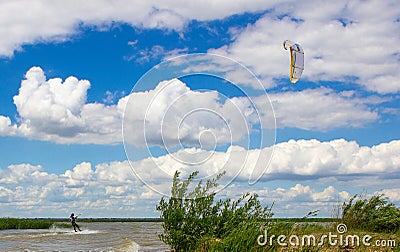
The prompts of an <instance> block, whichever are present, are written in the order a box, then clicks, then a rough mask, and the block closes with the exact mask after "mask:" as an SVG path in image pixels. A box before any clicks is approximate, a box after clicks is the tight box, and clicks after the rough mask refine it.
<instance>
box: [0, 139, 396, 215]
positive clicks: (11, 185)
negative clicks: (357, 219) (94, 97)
mask: <svg viewBox="0 0 400 252" xmlns="http://www.w3.org/2000/svg"><path fill="white" fill-rule="evenodd" d="M237 151H240V150H239V149H238V150H237ZM241 151H244V152H245V151H246V150H243V149H242V150H241ZM399 151H400V142H399V141H392V142H388V143H382V144H380V145H377V146H373V147H363V146H358V145H357V144H356V143H355V142H348V141H346V140H343V139H342V140H334V141H330V142H319V141H317V140H308V141H307V140H301V141H289V142H285V143H281V144H278V145H277V146H276V150H275V156H274V159H273V161H272V163H271V167H270V168H269V169H268V172H267V174H266V175H265V176H264V177H263V178H262V179H261V180H260V181H259V182H258V184H256V185H255V187H254V186H253V187H249V186H248V185H247V178H244V176H245V175H246V173H247V170H246V167H245V168H244V169H243V171H242V173H241V174H240V175H239V178H238V179H237V180H235V181H234V182H233V183H231V184H229V186H228V188H226V189H225V190H222V191H221V192H220V196H221V197H225V196H227V197H237V196H239V195H241V194H242V193H244V192H246V191H254V192H256V193H258V194H259V195H260V196H261V197H262V198H263V199H265V200H264V201H265V202H266V203H272V201H275V202H276V203H275V205H276V208H275V211H278V212H280V213H281V214H282V215H285V214H286V216H292V215H293V212H292V211H291V209H290V206H293V204H298V205H299V207H300V208H301V209H304V213H305V214H306V213H307V212H308V211H310V210H314V209H316V208H319V209H322V210H323V211H322V213H321V214H322V215H323V216H330V211H331V210H332V206H333V205H334V203H337V202H338V201H343V200H346V199H348V197H349V196H350V195H351V194H353V193H360V192H361V191H362V190H363V189H364V188H365V186H366V185H368V183H369V182H368V181H370V180H371V176H373V177H374V180H376V182H377V183H380V184H381V185H383V184H384V183H383V181H386V182H387V180H386V179H385V178H384V176H391V175H390V174H398V172H399V170H400V159H399V158H398V157H397V155H396V154H397V153H399ZM217 155H219V158H220V159H223V156H224V155H226V153H218V154H217ZM250 155H252V154H251V153H250ZM161 160H162V162H159V164H160V166H163V167H164V168H169V169H171V167H177V166H176V160H175V159H174V158H172V157H171V156H162V157H159V158H158V161H161ZM216 162H217V164H216V166H218V161H217V160H216ZM149 164H150V163H149V162H148V160H147V159H144V160H139V161H136V162H134V163H133V165H134V166H135V168H136V169H141V170H146V171H147V173H148V175H149V176H148V177H147V178H146V179H153V180H157V179H158V176H159V174H160V167H158V168H157V169H155V170H154V169H153V168H154V166H149ZM212 165H215V164H211V163H209V164H207V165H204V166H199V167H197V168H198V169H199V170H201V173H209V172H214V171H215V169H214V168H215V167H211V166H212ZM225 176H226V177H227V178H228V179H229V178H230V177H231V176H232V175H231V174H230V173H229V171H227V174H226V175H225ZM241 178H243V179H241ZM277 179H278V180H279V181H282V180H281V179H285V180H286V181H289V182H290V181H292V183H279V184H280V185H279V186H273V184H271V183H269V182H273V181H276V180H277ZM326 179H330V180H331V182H332V181H335V184H336V185H338V186H339V185H340V183H341V181H345V182H346V184H347V185H348V186H347V188H348V189H347V190H341V191H340V190H338V189H337V187H336V186H332V185H330V186H328V185H325V182H324V181H326ZM299 180H300V181H302V182H298V181H299ZM392 180H393V181H392V183H394V184H398V182H399V177H398V176H397V177H396V176H395V177H393V176H392ZM268 181H269V182H268ZM350 181H352V183H350V184H349V182H350ZM360 181H362V182H363V183H360ZM170 183H171V181H170V180H169V181H167V182H166V183H165V184H164V185H163V186H164V187H165V190H169V189H170ZM0 184H1V186H0V204H1V205H2V209H3V214H9V215H12V216H15V215H16V214H17V215H20V216H32V217H38V216H46V217H48V216H47V215H46V214H48V212H46V211H48V210H51V211H52V212H53V213H54V214H55V215H57V216H56V217H60V216H61V217H62V216H63V214H64V215H65V216H67V214H68V212H66V211H69V209H71V208H74V209H77V210H79V211H81V212H83V213H84V214H85V216H86V217H89V216H107V217H110V216H149V215H150V214H152V215H153V216H157V213H156V212H155V211H154V206H155V204H156V202H157V201H158V200H159V199H160V198H161V195H159V194H157V193H156V192H154V191H152V190H150V189H149V188H147V187H146V186H144V185H143V184H142V182H141V181H140V180H138V179H137V178H136V177H135V175H134V173H133V170H132V169H131V167H130V165H129V162H128V161H123V162H119V161H118V162H110V163H101V164H98V165H96V166H93V165H92V164H91V163H88V162H82V163H80V164H77V165H76V166H75V167H73V168H72V169H71V170H66V171H65V172H64V173H63V174H54V173H48V172H46V171H44V169H43V167H41V166H35V165H30V164H16V165H10V166H8V167H7V168H5V169H1V170H0ZM380 188H382V187H380ZM396 190H397V191H398V188H396V187H393V188H388V189H380V190H376V191H377V192H384V193H387V196H390V197H392V198H393V200H395V202H398V200H399V197H398V193H396V192H397V191H396ZM369 193H373V192H369ZM38 206H40V207H38ZM298 213H299V212H298V211H297V214H298Z"/></svg>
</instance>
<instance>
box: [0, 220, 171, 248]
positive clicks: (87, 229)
mask: <svg viewBox="0 0 400 252" xmlns="http://www.w3.org/2000/svg"><path fill="white" fill-rule="evenodd" d="M78 224H79V226H80V228H81V229H82V232H75V231H74V230H73V228H72V227H71V228H58V227H57V226H55V227H52V228H50V229H25V230H2V231H0V251H25V252H33V251H127V252H128V251H169V248H168V246H166V245H165V244H164V243H162V242H161V241H160V240H159V239H158V236H157V235H158V234H160V233H161V232H162V227H161V223H160V222H93V223H90V222H86V223H85V222H80V223H78Z"/></svg>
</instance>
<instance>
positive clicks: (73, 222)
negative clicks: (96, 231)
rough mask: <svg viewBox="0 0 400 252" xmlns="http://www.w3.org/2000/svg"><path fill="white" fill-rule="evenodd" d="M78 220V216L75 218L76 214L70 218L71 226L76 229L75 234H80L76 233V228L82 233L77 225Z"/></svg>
mask: <svg viewBox="0 0 400 252" xmlns="http://www.w3.org/2000/svg"><path fill="white" fill-rule="evenodd" d="M77 218H78V216H75V215H74V213H72V214H71V216H70V217H69V219H70V220H71V224H72V226H73V227H74V230H75V232H78V231H76V228H78V230H79V231H82V230H81V229H80V228H79V226H78V224H76V219H77Z"/></svg>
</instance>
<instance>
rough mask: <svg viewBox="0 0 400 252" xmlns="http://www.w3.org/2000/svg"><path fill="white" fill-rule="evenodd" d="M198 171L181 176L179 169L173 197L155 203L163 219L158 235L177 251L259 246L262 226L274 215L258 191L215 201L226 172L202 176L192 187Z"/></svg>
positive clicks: (173, 184)
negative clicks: (235, 198) (265, 205)
mask: <svg viewBox="0 0 400 252" xmlns="http://www.w3.org/2000/svg"><path fill="white" fill-rule="evenodd" d="M197 174H198V172H194V173H192V174H191V175H190V176H189V177H188V179H187V180H181V179H180V178H179V172H176V173H175V175H174V177H173V181H172V188H171V197H170V198H169V199H167V198H165V197H162V198H161V200H160V202H159V203H158V205H157V206H156V209H157V210H158V211H160V212H161V218H162V219H163V233H162V234H160V235H159V238H160V239H161V240H162V241H163V242H165V243H166V244H168V245H170V246H171V248H172V249H175V250H176V251H194V250H214V249H216V248H218V250H220V249H221V250H231V249H235V250H237V249H240V248H239V247H240V246H242V247H243V248H250V247H256V246H257V235H258V234H259V230H260V227H261V226H265V225H267V223H268V221H269V219H270V218H271V217H272V215H273V214H272V212H271V208H270V207H263V206H262V205H261V203H260V201H259V199H258V195H257V194H249V193H245V194H243V195H242V196H241V197H240V198H238V199H237V200H231V199H226V200H221V199H220V200H218V201H216V200H215V193H213V189H215V188H216V187H217V186H218V183H217V182H218V180H219V179H220V178H221V177H222V176H223V173H221V174H219V175H218V176H217V178H215V179H209V180H207V181H206V182H205V183H203V181H201V180H200V181H199V182H198V184H197V185H196V186H195V187H194V189H193V190H189V185H190V184H191V183H192V182H193V179H194V178H195V176H196V175H197ZM250 233H254V235H249V234H250ZM239 236H242V237H239ZM221 241H224V242H221ZM212 248H214V249H212Z"/></svg>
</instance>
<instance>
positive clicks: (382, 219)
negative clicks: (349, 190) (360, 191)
mask: <svg viewBox="0 0 400 252" xmlns="http://www.w3.org/2000/svg"><path fill="white" fill-rule="evenodd" d="M342 220H343V221H344V223H346V225H347V226H348V227H352V228H355V229H362V230H368V231H374V232H396V231H397V230H399V229H400V209H399V208H397V207H396V206H395V205H394V204H393V203H389V202H388V198H386V197H384V195H383V194H380V195H375V196H372V197H371V198H369V199H366V198H364V197H362V196H359V195H354V196H353V197H352V198H351V199H350V200H349V202H348V203H344V204H343V214H342Z"/></svg>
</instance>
